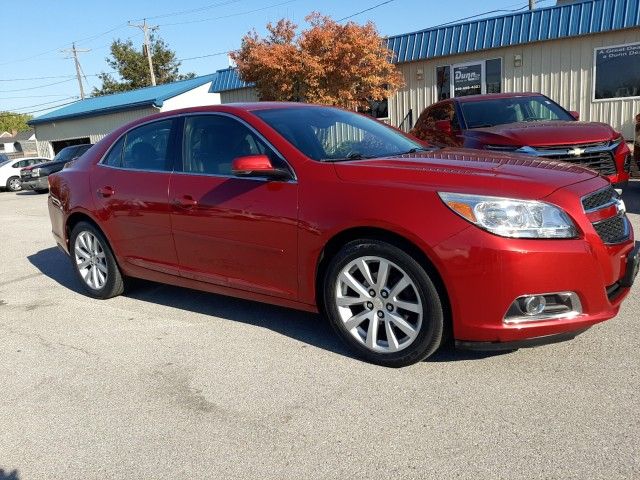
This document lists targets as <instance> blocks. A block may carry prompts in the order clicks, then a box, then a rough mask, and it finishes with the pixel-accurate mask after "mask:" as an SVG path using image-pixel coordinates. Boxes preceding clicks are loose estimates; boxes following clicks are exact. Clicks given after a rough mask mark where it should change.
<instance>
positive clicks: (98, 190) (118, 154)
mask: <svg viewBox="0 0 640 480" xmlns="http://www.w3.org/2000/svg"><path fill="white" fill-rule="evenodd" d="M178 124H179V121H178V120H174V119H168V120H160V121H157V122H152V123H148V124H145V125H142V126H140V127H138V128H135V129H133V130H131V131H130V132H128V133H127V134H126V135H125V136H123V137H122V138H121V139H120V140H119V141H118V142H116V144H115V145H114V146H113V148H112V149H111V150H110V151H109V153H108V154H107V155H106V157H105V158H104V159H103V160H102V162H101V163H100V164H99V165H98V167H97V168H96V169H94V174H93V176H92V178H91V183H92V189H93V192H94V193H95V198H96V199H97V200H96V201H97V203H98V205H99V207H100V209H99V215H100V216H101V219H100V220H101V223H102V224H103V225H104V227H105V230H106V232H107V234H108V235H109V236H110V237H111V240H112V241H113V243H114V244H116V245H117V247H118V248H117V254H118V256H119V257H120V258H122V259H124V260H125V261H127V262H129V263H131V264H133V265H136V266H138V267H144V268H146V269H150V270H156V271H160V272H164V273H171V274H175V275H178V274H179V272H178V267H177V263H178V261H177V255H176V250H175V247H174V245H173V238H172V236H171V216H170V211H169V201H168V189H169V179H170V177H171V170H172V168H173V161H174V157H175V154H174V146H173V144H174V143H175V141H174V139H175V137H176V135H177V133H178V132H177V128H178Z"/></svg>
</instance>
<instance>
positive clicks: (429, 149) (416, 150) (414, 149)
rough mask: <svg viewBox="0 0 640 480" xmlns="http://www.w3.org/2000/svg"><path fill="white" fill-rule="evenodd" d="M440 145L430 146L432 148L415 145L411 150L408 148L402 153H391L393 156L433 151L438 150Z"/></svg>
mask: <svg viewBox="0 0 640 480" xmlns="http://www.w3.org/2000/svg"><path fill="white" fill-rule="evenodd" d="M439 148H440V147H436V146H433V147H430V148H426V147H414V148H412V149H411V150H408V151H406V152H400V153H394V154H393V155H390V156H391V157H397V156H399V155H409V154H410V153H417V152H433V151H434V150H438V149H439Z"/></svg>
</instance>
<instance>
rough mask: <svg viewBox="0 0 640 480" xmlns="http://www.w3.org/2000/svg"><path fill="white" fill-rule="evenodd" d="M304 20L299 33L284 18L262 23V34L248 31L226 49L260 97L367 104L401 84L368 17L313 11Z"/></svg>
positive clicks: (382, 41) (341, 103)
mask: <svg viewBox="0 0 640 480" xmlns="http://www.w3.org/2000/svg"><path fill="white" fill-rule="evenodd" d="M305 20H306V21H307V22H309V24H310V26H309V28H308V29H307V30H304V31H302V32H301V33H300V34H298V33H297V29H298V26H297V25H295V24H294V23H292V22H291V21H289V20H284V19H283V20H280V21H279V22H278V23H276V24H275V25H274V24H272V23H269V24H268V25H267V31H268V35H267V36H266V38H261V37H259V36H258V34H257V33H256V32H255V30H254V31H252V32H249V33H248V34H247V35H245V36H244V37H243V39H242V45H241V47H240V49H239V50H238V51H236V52H233V53H232V54H231V57H232V58H233V60H234V61H235V62H236V64H237V66H238V71H239V74H240V77H241V78H242V79H243V80H244V81H245V82H251V83H254V84H255V88H256V90H257V91H258V95H259V97H260V99H261V100H281V101H297V102H311V103H323V104H328V105H340V106H343V107H347V108H352V109H355V108H358V107H362V108H367V107H368V105H369V101H371V100H383V99H384V98H386V97H388V96H389V95H391V94H392V93H393V92H395V91H396V90H397V89H398V88H399V87H401V86H402V84H403V82H402V76H401V74H400V72H399V71H398V70H397V69H396V67H395V66H394V65H393V64H392V63H391V62H390V60H391V55H392V52H391V51H390V50H388V49H387V48H386V46H385V44H384V40H383V39H382V38H381V37H380V35H379V34H378V31H377V30H376V28H375V26H374V24H373V23H372V22H368V23H367V24H366V25H358V24H356V23H354V22H349V23H346V24H344V25H342V24H340V23H338V22H336V21H334V20H332V19H331V18H329V17H326V16H323V15H320V14H319V13H315V12H314V13H312V14H310V15H309V16H307V17H306V19H305Z"/></svg>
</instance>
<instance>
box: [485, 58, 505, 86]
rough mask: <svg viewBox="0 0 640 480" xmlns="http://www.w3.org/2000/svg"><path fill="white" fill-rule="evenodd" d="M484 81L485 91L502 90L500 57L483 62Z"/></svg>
mask: <svg viewBox="0 0 640 480" xmlns="http://www.w3.org/2000/svg"><path fill="white" fill-rule="evenodd" d="M484 76H485V83H486V85H487V93H500V92H502V59H501V58H494V59H492V60H487V61H486V62H485V75H484Z"/></svg>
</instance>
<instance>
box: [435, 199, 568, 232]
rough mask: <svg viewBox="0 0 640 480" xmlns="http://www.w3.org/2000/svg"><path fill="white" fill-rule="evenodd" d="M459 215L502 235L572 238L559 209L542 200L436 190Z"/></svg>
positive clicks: (566, 218) (564, 214) (562, 212)
mask: <svg viewBox="0 0 640 480" xmlns="http://www.w3.org/2000/svg"><path fill="white" fill-rule="evenodd" d="M438 195H440V198H441V199H442V201H443V202H444V203H445V204H446V205H447V206H448V207H449V208H450V209H451V210H453V211H454V212H456V213H457V214H458V215H460V216H461V217H462V218H464V219H466V220H468V221H470V222H471V223H473V224H475V225H477V226H478V227H480V228H483V229H484V230H487V231H489V232H491V233H494V234H496V235H500V236H502V237H515V238H575V237H576V235H577V230H576V227H575V225H574V224H573V222H572V221H571V219H570V218H569V216H568V215H567V214H566V213H565V212H564V211H563V210H562V209H560V208H558V207H556V206H554V205H551V204H549V203H545V202H538V201H531V200H516V199H513V198H501V197H486V196H480V195H465V194H462V193H445V192H440V193H438Z"/></svg>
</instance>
